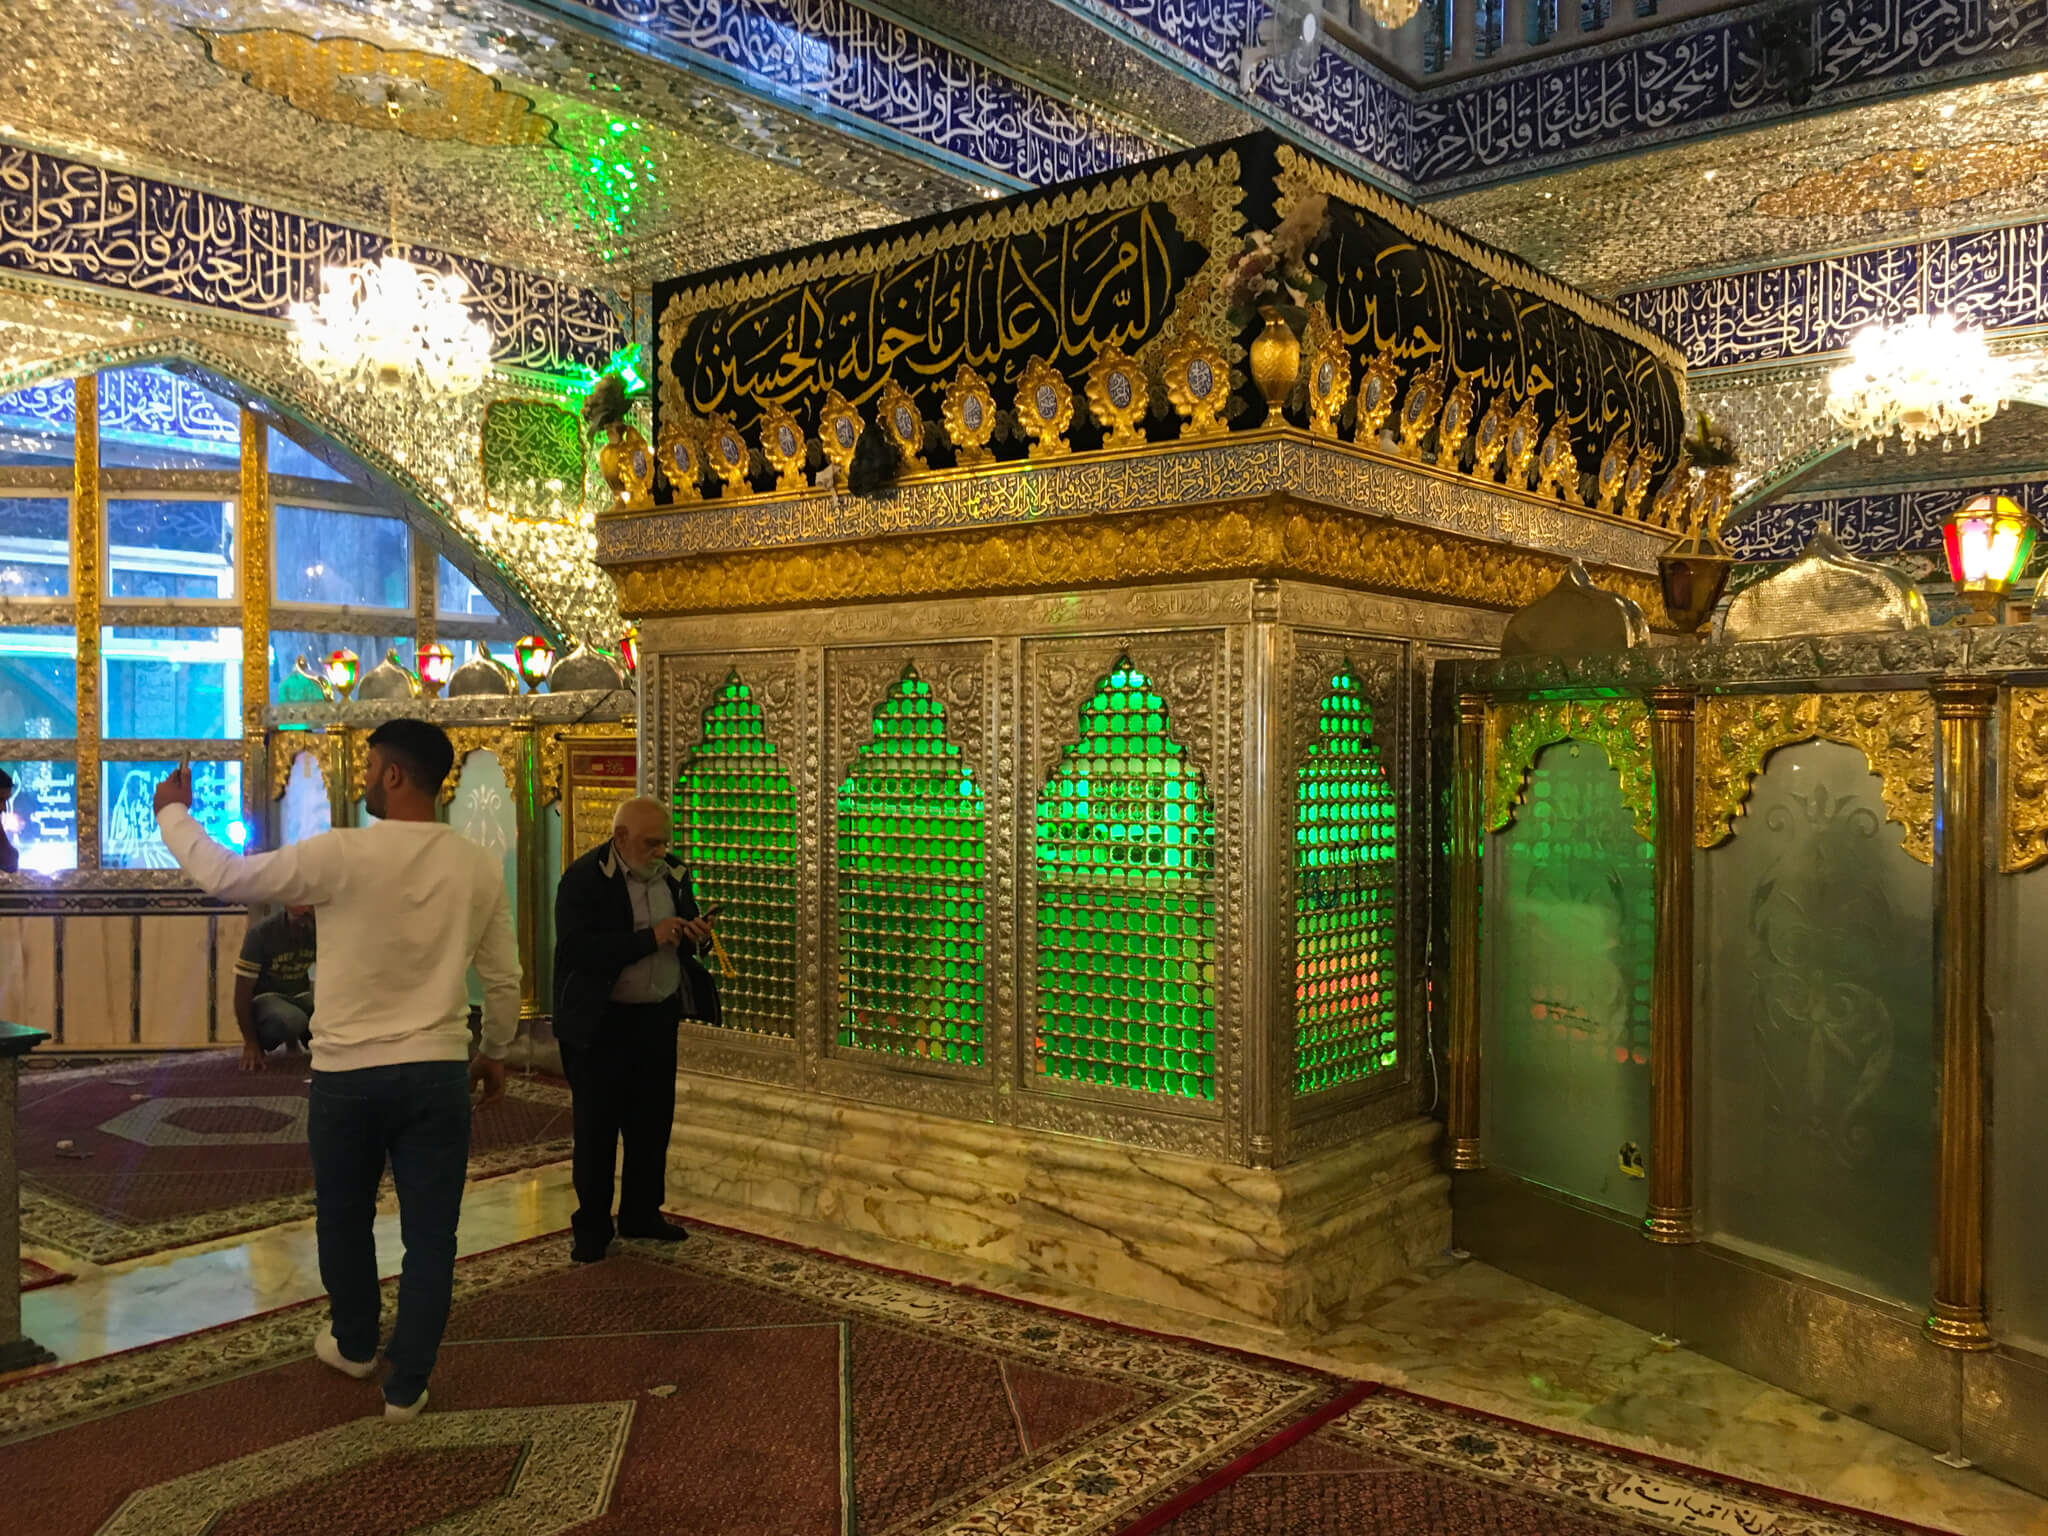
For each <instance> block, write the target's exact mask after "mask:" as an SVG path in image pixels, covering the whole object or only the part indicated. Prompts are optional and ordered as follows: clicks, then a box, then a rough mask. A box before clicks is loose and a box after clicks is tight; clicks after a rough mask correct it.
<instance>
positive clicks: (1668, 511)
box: [1650, 453, 1692, 533]
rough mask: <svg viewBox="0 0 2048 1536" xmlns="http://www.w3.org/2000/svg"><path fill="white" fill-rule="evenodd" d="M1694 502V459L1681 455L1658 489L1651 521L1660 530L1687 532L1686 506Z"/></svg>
mask: <svg viewBox="0 0 2048 1536" xmlns="http://www.w3.org/2000/svg"><path fill="white" fill-rule="evenodd" d="M1691 500H1692V459H1691V458H1690V457H1689V456H1688V455H1686V454H1684V453H1680V454H1679V456H1678V462H1677V464H1675V465H1673V466H1672V469H1671V473H1670V474H1668V475H1666V476H1665V477H1664V483H1663V484H1662V485H1661V486H1659V487H1658V488H1657V498H1656V500H1654V501H1652V502H1651V503H1650V521H1651V522H1652V523H1654V524H1656V526H1658V527H1659V528H1669V529H1671V530H1673V531H1674V532H1680V533H1682V532H1684V530H1685V509H1686V504H1687V503H1688V502H1690V501H1691Z"/></svg>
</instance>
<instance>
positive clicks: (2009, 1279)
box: [21, 853, 2048, 1352]
mask: <svg viewBox="0 0 2048 1536" xmlns="http://www.w3.org/2000/svg"><path fill="white" fill-rule="evenodd" d="M21 867H22V868H23V869H26V868H28V855H27V854H25V853H24V854H23V855H22V861H21ZM1992 894H1993V897H1994V907H1993V911H1994V913H1995V920H1994V924H1993V927H1992V936H1991V943H1990V950H1989V955H1988V962H1989V969H1990V973H1991V985H1992V999H1991V1003H1992V1009H1993V1012H1992V1018H1991V1061H1990V1066H1991V1082H1992V1084H1993V1088H1992V1105H1991V1111H1992V1120H1991V1151H1990V1158H1991V1162H1990V1168H1989V1185H1990V1222H1989V1231H1988V1234H1987V1236H1988V1240H1989V1253H1988V1255H1987V1260H1986V1273H1985V1292H1986V1295H1987V1297H1988V1299H1989V1302H1990V1306H1991V1331H1992V1333H1993V1334H1994V1335H1996V1336H1997V1337H1998V1339H1999V1340H2000V1341H2001V1342H2005V1343H2011V1344H2021V1345H2024V1346H2025V1347H2027V1348H2030V1349H2035V1350H2040V1351H2043V1352H2048V1221H2043V1220H2042V1219H2041V1195H2042V1192H2043V1191H2044V1190H2048V1118H2044V1117H2043V1116H2042V1115H2041V1114H2040V1113H2039V1112H2038V1110H2037V1109H2036V1106H2038V1105H2041V1104H2048V998H2044V997H2043V996H2042V993H2041V988H2040V985H2039V983H2038V982H2037V980H2036V979H2035V978H2036V976H2037V975H2038V973H2039V970H2040V962H2039V956H2038V951H2036V950H2035V948H2034V946H2035V945H2036V944H2038V943H2039V942H2040V936H2041V935H2042V934H2044V933H2048V869H2032V870H2028V871H2027V872H2026V873H2025V874H2023V875H2017V876H2013V877H2011V878H2007V879H1999V880H1997V881H1996V883H1995V884H1994V885H1993V887H1992Z"/></svg>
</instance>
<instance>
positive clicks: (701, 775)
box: [675, 673, 796, 1035]
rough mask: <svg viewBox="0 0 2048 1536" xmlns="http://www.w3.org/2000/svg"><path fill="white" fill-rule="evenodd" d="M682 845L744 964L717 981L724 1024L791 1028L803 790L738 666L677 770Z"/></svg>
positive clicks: (731, 950) (723, 933)
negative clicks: (795, 782) (798, 829)
mask: <svg viewBox="0 0 2048 1536" xmlns="http://www.w3.org/2000/svg"><path fill="white" fill-rule="evenodd" d="M675 847H676V853H677V855H678V856H679V857H681V858H682V859H684V860H685V861H686V862H687V863H688V864H689V866H690V873H691V877H692V879H693V880H694V882H695V884H696V890H697V900H698V903H699V904H700V905H701V906H705V907H710V906H712V905H717V906H718V907H720V908H721V909H722V910H721V911H720V912H719V914H718V916H717V918H716V924H717V928H718V937H719V941H720V942H721V943H722V944H724V945H725V952H726V955H727V957H728V958H729V959H730V960H731V961H732V964H733V969H734V971H735V972H737V974H736V975H733V976H729V977H726V978H724V979H723V980H722V981H721V982H720V984H719V992H720V1002H721V1003H722V1005H723V1006H722V1009H721V1012H722V1013H723V1014H724V1023H725V1024H726V1025H727V1026H728V1027H729V1028H734V1029H751V1030H756V1031H758V1032H760V1033H762V1034H769V1035H791V1034H794V1033H795V1032H796V792H795V791H794V790H793V789H792V788H791V786H790V782H789V774H788V773H787V772H785V771H784V769H783V766H782V760H781V758H780V757H779V756H778V754H777V753H776V750H775V743H773V742H772V741H770V740H769V739H768V728H767V722H766V721H765V720H763V718H762V716H761V707H760V706H759V705H758V704H756V703H755V702H754V696H753V694H752V693H751V692H750V691H749V690H748V688H747V685H746V684H745V683H743V682H741V681H740V679H739V675H738V674H737V673H734V674H733V675H732V676H730V677H728V678H727V679H726V681H725V685H724V687H722V688H721V689H720V690H719V692H718V697H717V698H715V699H714V700H712V702H711V707H710V708H708V709H706V710H705V711H704V734H703V735H702V737H700V738H699V739H698V742H697V745H696V746H695V747H694V748H692V749H691V752H690V755H689V757H688V758H687V759H686V760H685V761H684V763H683V766H682V771H681V772H680V773H678V774H677V775H676V787H675Z"/></svg>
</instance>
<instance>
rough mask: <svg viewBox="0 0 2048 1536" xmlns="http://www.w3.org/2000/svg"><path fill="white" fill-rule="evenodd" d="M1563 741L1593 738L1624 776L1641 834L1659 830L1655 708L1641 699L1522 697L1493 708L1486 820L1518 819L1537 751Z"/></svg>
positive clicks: (1499, 824)
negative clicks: (1652, 732) (1652, 722)
mask: <svg viewBox="0 0 2048 1536" xmlns="http://www.w3.org/2000/svg"><path fill="white" fill-rule="evenodd" d="M1560 741H1585V742H1591V743H1592V744H1593V745H1595V746H1597V747H1599V748H1600V749H1601V750H1602V751H1603V752H1605V753H1606V754H1607V761H1608V762H1609V763H1611V764H1613V765H1614V769H1615V772H1616V773H1617V774H1619V775H1620V778H1621V796H1622V799H1623V800H1624V801H1625V802H1626V803H1627V805H1628V808H1629V814H1630V817H1631V818H1632V819H1633V821H1634V823H1635V829H1636V832H1637V835H1639V836H1640V837H1642V838H1643V840H1644V841H1646V842H1648V841H1651V840H1653V839H1654V838H1655V836H1656V818H1657V794H1656V779H1655V775H1654V774H1653V772H1652V771H1651V766H1650V711H1649V706H1648V705H1646V704H1644V703H1643V701H1642V700H1641V699H1516V700H1512V701H1508V702H1503V703H1497V704H1489V705H1488V706H1487V709H1486V828H1487V830H1488V831H1489V832H1498V831H1500V830H1501V829H1502V828H1504V827H1506V826H1507V825H1508V824H1509V823H1511V822H1512V821H1513V820H1514V819H1515V811H1516V808H1517V807H1518V806H1520V804H1521V802H1522V797H1523V796H1524V795H1525V794H1526V793H1527V792H1528V788H1529V773H1530V770H1531V769H1532V768H1534V767H1535V766H1536V756H1537V754H1538V753H1540V752H1541V751H1542V750H1543V749H1544V748H1545V747H1547V746H1551V745H1554V744H1555V743H1557V742H1560Z"/></svg>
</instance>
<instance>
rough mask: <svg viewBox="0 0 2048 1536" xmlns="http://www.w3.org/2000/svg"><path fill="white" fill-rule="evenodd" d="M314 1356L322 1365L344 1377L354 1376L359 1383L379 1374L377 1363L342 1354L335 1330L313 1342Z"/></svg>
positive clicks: (330, 1330)
mask: <svg viewBox="0 0 2048 1536" xmlns="http://www.w3.org/2000/svg"><path fill="white" fill-rule="evenodd" d="M313 1355H314V1358H315V1359H317V1360H318V1361H319V1362H320V1363H321V1364H322V1365H331V1366H333V1367H334V1368H335V1369H336V1370H337V1371H339V1372H341V1374H342V1375H344V1376H353V1377H354V1378H355V1379H356V1380H357V1381H362V1380H364V1379H366V1378H367V1377H370V1376H374V1375H376V1374H377V1362H376V1361H375V1360H374V1359H370V1360H351V1359H349V1357H348V1356H347V1355H344V1354H343V1353H342V1352H341V1346H340V1345H339V1344H337V1343H335V1342H334V1330H333V1329H331V1328H330V1329H329V1330H328V1331H327V1332H325V1333H323V1334H321V1335H320V1336H319V1337H318V1338H317V1339H315V1340H314V1341H313Z"/></svg>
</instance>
